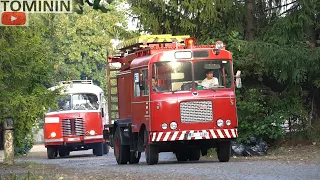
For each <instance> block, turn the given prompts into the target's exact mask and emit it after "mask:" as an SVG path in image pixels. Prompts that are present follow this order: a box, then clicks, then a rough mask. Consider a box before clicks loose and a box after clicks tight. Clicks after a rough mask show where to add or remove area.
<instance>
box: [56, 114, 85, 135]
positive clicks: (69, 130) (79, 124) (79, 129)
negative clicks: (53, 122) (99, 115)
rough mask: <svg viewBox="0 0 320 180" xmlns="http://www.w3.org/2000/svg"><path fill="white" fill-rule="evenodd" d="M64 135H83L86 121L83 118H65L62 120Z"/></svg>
mask: <svg viewBox="0 0 320 180" xmlns="http://www.w3.org/2000/svg"><path fill="white" fill-rule="evenodd" d="M61 126H62V133H63V136H71V135H76V136H83V135H84V131H85V123H84V120H83V119H82V118H75V119H63V120H62V124H61Z"/></svg>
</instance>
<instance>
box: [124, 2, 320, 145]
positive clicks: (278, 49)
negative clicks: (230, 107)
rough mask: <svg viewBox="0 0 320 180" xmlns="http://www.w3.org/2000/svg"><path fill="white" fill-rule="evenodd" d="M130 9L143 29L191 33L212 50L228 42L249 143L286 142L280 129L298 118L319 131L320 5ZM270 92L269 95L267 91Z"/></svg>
mask: <svg viewBox="0 0 320 180" xmlns="http://www.w3.org/2000/svg"><path fill="white" fill-rule="evenodd" d="M128 3H129V4H130V5H131V11H132V14H133V17H135V18H137V19H138V20H139V28H140V30H142V31H147V32H149V33H151V34H163V33H167V34H174V35H181V34H188V35H191V36H194V37H196V40H197V43H198V44H202V43H205V44H208V43H210V44H211V43H213V42H215V41H216V40H218V39H220V40H222V41H223V42H225V43H226V45H227V49H228V50H230V51H231V52H232V53H233V58H234V60H235V61H234V66H235V70H237V69H241V70H242V72H243V83H244V88H243V90H241V91H238V92H237V93H238V97H239V100H238V103H239V111H238V112H239V129H240V130H241V133H240V135H241V134H242V137H243V138H244V139H245V138H247V137H248V136H250V135H255V136H263V137H265V138H271V139H272V138H273V139H274V138H279V137H282V136H280V135H279V134H281V133H282V130H281V128H279V127H280V126H279V124H281V122H282V123H283V121H285V120H290V119H293V117H298V118H299V119H300V120H302V121H303V124H302V127H303V128H301V129H303V130H305V129H306V128H305V124H309V125H308V128H309V129H310V128H312V127H313V126H312V123H310V122H315V123H316V124H318V125H320V120H317V118H318V117H319V116H320V89H319V87H320V80H319V75H320V74H319V72H320V53H319V51H320V48H319V47H318V46H319V42H320V38H319V37H320V28H319V24H320V23H319V21H320V18H319V17H320V15H319V13H320V2H319V1H316V0H293V1H286V0H240V1H239V0H237V1H236V0H227V1H221V0H214V1H212V0H192V1H191V0H184V1H182V0H166V1H165V0H154V1H148V0H128ZM265 89H267V92H268V93H267V94H264V93H263V92H264V91H265ZM273 97H276V98H273ZM275 103H276V104H277V103H278V104H281V105H277V106H275V105H274V104H275ZM280 117H281V118H280ZM279 120H280V122H279ZM272 123H273V124H274V123H275V124H276V125H277V127H275V128H274V127H272V126H271V124H272ZM254 125H255V128H254ZM262 127H263V128H262ZM319 127H320V126H319ZM313 130H314V129H313ZM315 131H316V130H314V132H315ZM318 131H319V132H320V128H318ZM319 134H320V133H319Z"/></svg>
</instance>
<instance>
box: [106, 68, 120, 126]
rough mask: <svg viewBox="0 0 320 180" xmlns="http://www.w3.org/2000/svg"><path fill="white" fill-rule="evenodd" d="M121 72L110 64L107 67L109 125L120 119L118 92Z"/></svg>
mask: <svg viewBox="0 0 320 180" xmlns="http://www.w3.org/2000/svg"><path fill="white" fill-rule="evenodd" d="M119 71H120V69H119V68H118V67H114V66H112V63H109V62H108V65H107V95H108V96H107V98H108V115H109V117H108V120H109V124H113V122H114V120H115V119H118V118H119V107H118V92H117V73H118V72H119Z"/></svg>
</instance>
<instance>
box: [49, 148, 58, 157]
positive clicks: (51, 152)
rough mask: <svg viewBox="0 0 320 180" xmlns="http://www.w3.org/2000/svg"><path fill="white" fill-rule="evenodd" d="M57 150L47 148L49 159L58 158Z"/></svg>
mask: <svg viewBox="0 0 320 180" xmlns="http://www.w3.org/2000/svg"><path fill="white" fill-rule="evenodd" d="M57 154H58V152H57V149H56V148H55V147H47V157H48V159H54V158H56V157H57Z"/></svg>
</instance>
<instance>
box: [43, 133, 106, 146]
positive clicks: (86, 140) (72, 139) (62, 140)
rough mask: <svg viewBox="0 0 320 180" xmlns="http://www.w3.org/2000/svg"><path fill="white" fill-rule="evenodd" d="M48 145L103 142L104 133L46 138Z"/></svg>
mask: <svg viewBox="0 0 320 180" xmlns="http://www.w3.org/2000/svg"><path fill="white" fill-rule="evenodd" d="M44 142H45V144H47V145H62V144H72V143H79V142H83V143H84V144H89V143H96V142H103V135H95V136H70V137H63V138H56V139H53V138H51V139H45V140H44Z"/></svg>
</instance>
